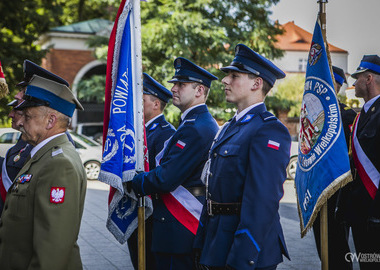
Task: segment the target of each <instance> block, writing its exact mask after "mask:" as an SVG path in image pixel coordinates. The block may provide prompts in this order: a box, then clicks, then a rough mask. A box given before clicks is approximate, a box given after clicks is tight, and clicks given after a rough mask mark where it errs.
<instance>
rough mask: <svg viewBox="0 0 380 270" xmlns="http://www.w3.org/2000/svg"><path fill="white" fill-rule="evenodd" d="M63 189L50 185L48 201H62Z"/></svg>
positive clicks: (63, 198) (63, 196)
mask: <svg viewBox="0 0 380 270" xmlns="http://www.w3.org/2000/svg"><path fill="white" fill-rule="evenodd" d="M65 189H66V188H64V187H52V188H51V190H50V202H51V203H55V204H58V203H63V202H64V201H65V193H66V192H65Z"/></svg>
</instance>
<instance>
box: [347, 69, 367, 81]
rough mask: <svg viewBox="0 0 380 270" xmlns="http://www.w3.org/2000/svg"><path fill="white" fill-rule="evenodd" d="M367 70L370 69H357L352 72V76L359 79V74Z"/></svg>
mask: <svg viewBox="0 0 380 270" xmlns="http://www.w3.org/2000/svg"><path fill="white" fill-rule="evenodd" d="M367 70H368V68H365V69H360V70H357V71H355V72H354V73H352V74H351V77H352V78H354V79H357V78H358V74H360V73H363V72H365V71H367Z"/></svg>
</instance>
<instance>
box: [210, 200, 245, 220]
mask: <svg viewBox="0 0 380 270" xmlns="http://www.w3.org/2000/svg"><path fill="white" fill-rule="evenodd" d="M240 209H241V203H217V202H214V201H212V200H207V213H208V215H209V216H213V215H239V214H240Z"/></svg>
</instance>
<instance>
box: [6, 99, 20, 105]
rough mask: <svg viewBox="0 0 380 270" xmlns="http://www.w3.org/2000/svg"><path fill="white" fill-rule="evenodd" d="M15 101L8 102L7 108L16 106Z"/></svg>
mask: <svg viewBox="0 0 380 270" xmlns="http://www.w3.org/2000/svg"><path fill="white" fill-rule="evenodd" d="M17 102H18V101H17V99H14V100H12V101H11V102H9V103H8V104H7V106H12V107H14V106H16V105H17Z"/></svg>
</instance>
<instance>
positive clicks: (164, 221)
mask: <svg viewBox="0 0 380 270" xmlns="http://www.w3.org/2000/svg"><path fill="white" fill-rule="evenodd" d="M217 131H218V125H217V123H216V121H215V120H214V118H213V117H212V116H211V114H210V113H209V111H208V109H207V106H206V105H202V106H199V107H196V108H194V109H193V110H191V111H190V112H189V113H188V114H187V115H186V117H185V119H184V120H183V122H182V123H181V124H180V126H179V127H178V129H177V131H176V132H175V133H174V135H173V137H172V138H171V140H170V141H169V143H168V145H167V146H166V149H165V151H164V155H163V158H162V159H161V164H160V166H158V167H156V168H155V169H154V170H152V171H150V172H148V173H141V174H139V175H137V176H136V177H135V178H134V179H133V180H132V187H133V190H134V191H135V192H136V193H137V194H143V195H149V194H160V193H167V192H171V191H173V190H175V189H176V188H177V187H178V186H179V185H182V186H184V187H194V186H203V183H202V181H201V173H202V169H203V166H204V164H205V162H206V160H207V156H208V150H209V149H210V147H211V143H212V140H213V139H214V137H215V135H216V132H217ZM152 198H153V204H154V210H153V234H152V235H153V236H152V238H153V239H152V251H153V252H165V253H175V254H184V253H190V252H191V251H192V246H193V242H194V234H193V233H191V232H190V231H189V230H188V229H187V228H185V227H184V226H183V225H182V224H181V223H180V222H179V221H177V220H176V219H175V218H174V216H173V215H172V214H171V213H170V212H169V210H168V209H167V208H166V207H165V204H164V203H163V201H162V200H161V199H160V196H159V195H158V196H155V195H153V196H152ZM197 199H199V200H200V201H201V202H202V203H203V202H204V196H203V198H201V197H197Z"/></svg>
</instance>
